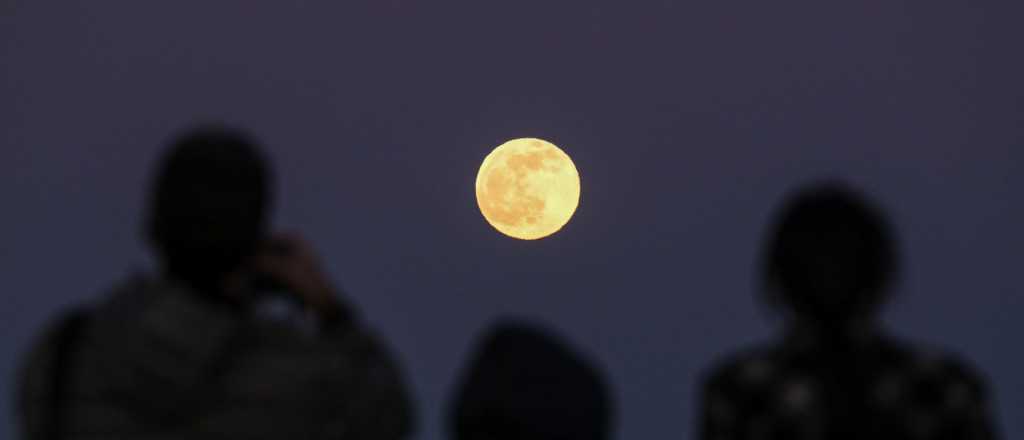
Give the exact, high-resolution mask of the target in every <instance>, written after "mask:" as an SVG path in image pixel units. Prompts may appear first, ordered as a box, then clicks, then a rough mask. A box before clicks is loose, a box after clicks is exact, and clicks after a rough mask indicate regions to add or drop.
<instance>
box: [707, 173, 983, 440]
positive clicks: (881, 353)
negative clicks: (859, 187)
mask: <svg viewBox="0 0 1024 440" xmlns="http://www.w3.org/2000/svg"><path fill="white" fill-rule="evenodd" d="M897 254H898V252H897V249H896V244H895V240H894V237H893V235H892V232H891V230H890V227H889V226H888V224H887V223H886V221H885V219H884V217H883V216H882V214H881V213H880V211H879V210H878V208H876V207H875V206H874V205H873V204H872V203H871V202H869V201H868V200H867V199H866V198H865V197H864V196H862V195H861V194H859V193H858V192H856V191H854V190H853V189H851V188H849V187H848V186H846V185H845V184H842V183H837V182H827V183H821V184H817V185H814V186H810V187H808V188H805V189H803V190H801V191H800V192H798V193H797V194H796V195H795V196H794V197H793V198H792V199H790V200H789V201H788V202H787V203H786V205H785V206H784V207H783V209H782V211H781V215H780V216H779V218H778V221H777V223H776V224H775V225H774V229H773V230H772V231H770V232H769V235H768V243H767V246H766V247H765V253H764V255H763V259H762V263H763V266H762V271H763V273H762V275H763V287H764V289H763V293H764V294H765V299H766V301H767V302H768V303H769V304H770V305H772V306H773V307H775V308H777V309H778V310H779V311H780V312H781V314H782V315H783V316H784V318H785V319H784V322H785V324H786V325H785V331H784V332H783V335H782V337H781V340H780V341H778V342H777V343H775V344H772V345H770V346H767V347H761V348H754V349H750V350H747V351H745V352H742V353H740V354H737V355H734V356H732V357H731V358H729V359H728V360H726V361H724V362H722V363H721V364H720V365H718V366H717V368H715V369H714V370H713V371H712V372H711V374H710V375H709V377H707V378H706V380H705V383H704V390H703V402H702V413H701V418H700V425H699V431H700V432H699V434H700V435H699V436H700V438H702V439H705V440H712V439H714V440H728V439H787V440H801V439H828V440H838V439H906V440H914V439H927V440H933V439H934V440H938V439H961V440H975V439H991V438H994V437H995V435H994V433H993V426H992V422H991V420H990V415H989V413H990V410H989V408H988V401H989V400H988V396H987V395H986V387H985V385H984V383H983V381H982V379H981V378H980V377H979V376H978V375H977V374H976V373H974V372H972V371H971V369H970V368H969V367H968V366H967V365H966V364H965V363H964V362H962V361H960V360H958V359H956V358H955V357H953V356H951V355H948V354H944V353H941V352H938V351H936V350H931V349H927V348H922V347H918V346H915V345H911V344H908V343H905V342H902V341H899V340H897V339H896V338H895V337H893V336H890V335H889V334H887V333H886V332H885V331H884V330H883V329H882V327H881V325H880V324H879V323H878V319H877V315H878V311H879V308H880V306H882V305H883V304H884V303H885V301H886V300H887V299H889V296H890V292H892V284H893V283H894V281H895V279H896V278H897V274H898V273H899V270H898V265H899V258H898V256H897Z"/></svg>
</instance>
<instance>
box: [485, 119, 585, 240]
mask: <svg viewBox="0 0 1024 440" xmlns="http://www.w3.org/2000/svg"><path fill="white" fill-rule="evenodd" d="M476 201H477V204H478V205H479V206H480V212H481V213H483V215H484V218H485V219H487V222H488V223H490V224H491V226H494V228H495V229H497V230H498V231H499V232H501V233H502V234H505V235H508V236H509V237H513V238H518V239H521V240H536V239H539V238H544V237H547V236H549V235H551V234H554V233H555V232H558V230H559V229H562V227H563V226H565V224H566V223H568V222H569V219H570V218H572V215H573V213H575V212H576V207H577V206H578V205H579V202H580V175H579V172H577V171H576V165H574V164H573V163H572V159H570V158H569V155H567V154H565V152H564V151H562V150H561V149H559V148H558V147H556V146H555V145H554V144H552V143H550V142H548V141H545V140H543V139H535V138H521V139H513V140H510V141H508V142H505V143H504V144H501V145H499V146H498V148H495V149H494V151H492V152H491V154H488V155H487V157H486V158H484V163H483V165H480V172H479V173H477V175H476Z"/></svg>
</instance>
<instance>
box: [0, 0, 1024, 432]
mask: <svg viewBox="0 0 1024 440" xmlns="http://www.w3.org/2000/svg"><path fill="white" fill-rule="evenodd" d="M70 3H75V4H70ZM271 3H276V5H270V4H271ZM1022 19H1024V4H1022V3H1021V2H1019V1H959V2H944V1H940V2H926V1H919V2H909V1H892V0H886V1H883V0H867V1H856V2H853V1H850V2H821V1H812V0H799V1H795V0H783V1H775V2H765V1H759V0H758V1H755V0H736V1H714V2H712V1H692V2H690V1H681V0H665V1H640V0H638V1H612V0H589V1H580V2H556V1H550V0H549V1H539V0H530V1H517V2H488V1H480V0H465V1H452V2H443V1H437V2H427V1H421V2H414V1H407V0H352V1H343V2H313V1H289V2H249V1H243V0H214V1H202V2H200V1H195V2H159V3H158V2H138V1H130V0H117V1H106V2H102V4H100V3H98V2H55V1H46V0H32V1H16V0H5V1H3V2H2V3H0V200H3V204H2V206H3V207H4V208H3V211H2V214H0V230H2V231H3V233H2V237H3V239H2V245H0V280H2V282H3V290H4V291H5V298H6V299H7V306H6V307H4V308H2V309H0V322H3V323H4V331H3V334H2V336H0V343H2V344H0V377H3V378H4V381H3V382H0V383H2V384H3V386H2V388H0V389H2V390H3V392H4V393H5V395H7V396H11V394H12V392H13V383H14V371H15V365H16V363H17V360H18V358H19V357H20V355H21V354H22V353H23V351H24V349H25V348H26V347H27V345H28V343H29V341H30V338H31V336H32V335H33V334H34V333H35V332H36V331H37V330H38V329H39V327H40V326H41V325H42V324H43V322H45V320H46V319H47V318H48V317H51V316H52V315H53V313H54V312H55V311H56V310H58V309H59V307H60V306H62V305H67V304H70V303H76V302H80V301H85V300H89V299H92V298H96V297H97V296H98V295H99V294H100V293H101V292H102V290H103V289H104V288H105V287H106V286H108V285H109V284H110V283H112V282H114V281H116V280H118V279H120V278H122V277H124V276H125V275H127V274H129V273H131V271H133V270H141V269H144V268H146V267H148V266H149V264H150V262H149V260H148V257H147V254H146V248H145V246H144V244H143V243H141V242H140V240H139V238H140V233H139V229H140V225H139V223H140V211H141V204H142V201H143V200H144V189H145V183H146V178H147V175H148V172H149V170H150V167H151V166H152V163H153V160H154V158H155V155H156V154H157V152H158V151H159V149H160V147H161V146H162V144H163V142H164V141H165V140H166V139H167V137H168V136H170V135H171V134H172V133H174V132H175V131H177V130H179V129H181V128H184V127H187V126H188V125H190V124H192V123H194V122H198V121H206V120H221V121H226V122H229V123H232V124H234V125H238V126H241V127H244V128H247V129H249V130H251V131H252V132H254V133H255V134H256V135H257V136H259V137H260V138H261V139H262V140H263V141H264V142H265V143H266V144H267V147H268V149H269V150H270V151H271V153H272V155H273V157H274V158H275V159H276V164H277V166H278V169H279V174H280V178H281V182H280V183H281V185H280V188H279V189H280V203H279V209H278V210H277V214H276V218H277V224H278V225H279V226H281V227H282V228H287V229H293V230H297V231H301V232H303V233H305V234H306V235H307V236H308V237H309V238H310V239H311V240H313V241H314V243H315V245H316V246H317V247H318V248H319V249H320V250H321V252H322V254H323V255H324V257H325V258H326V260H327V267H328V268H329V270H330V272H331V273H332V275H333V276H334V277H335V278H336V279H337V280H339V282H341V283H343V284H344V286H345V287H346V288H347V289H348V291H349V292H351V300H352V301H354V302H356V303H358V304H359V305H360V306H361V307H362V308H363V310H364V312H365V314H366V316H367V317H368V319H369V320H370V322H372V324H373V325H374V326H376V327H377V328H378V329H379V330H380V331H381V332H382V333H383V334H384V335H385V336H386V337H387V338H388V339H389V340H390V341H391V342H392V343H393V345H394V347H395V350H396V351H397V353H398V355H399V356H400V358H401V359H402V361H403V362H404V363H405V367H406V369H407V371H408V372H409V375H410V378H411V381H412V384H413V386H414V390H415V393H416V396H417V397H418V399H419V401H420V409H421V413H420V420H421V422H422V424H421V427H422V428H421V435H420V436H419V438H420V439H423V440H435V439H440V438H441V433H442V430H441V424H440V422H439V420H440V416H441V410H442V408H443V403H444V402H445V400H446V399H447V397H448V395H449V388H450V386H451V385H452V384H453V381H454V379H455V377H456V376H455V375H456V373H457V371H458V368H459V367H460V365H461V363H462V362H463V360H464V359H463V357H464V355H465V354H466V351H467V349H468V348H469V344H470V342H471V341H472V340H473V338H474V336H475V334H476V332H477V331H479V330H481V329H482V328H483V327H484V326H485V325H486V324H487V323H488V322H489V321H490V320H492V319H493V318H495V317H497V316H500V315H504V314H514V315H519V316H527V317H534V318H536V319H539V320H542V321H545V322H548V323H550V324H551V325H553V326H554V327H555V328H556V329H558V330H559V331H560V332H562V333H563V334H564V335H565V336H566V337H568V338H569V339H571V340H572V341H575V342H576V343H578V344H579V345H580V347H581V348H582V349H583V350H584V351H586V352H587V353H588V354H589V355H591V356H592V357H594V358H595V359H597V360H599V361H600V362H602V363H603V365H604V366H605V368H606V369H607V371H608V375H609V377H610V379H611V380H612V381H613V384H614V386H615V388H616V392H617V395H618V397H619V405H620V416H621V418H620V420H621V425H620V434H621V435H620V438H622V439H659V438H686V437H689V436H690V433H691V432H692V430H693V429H692V425H693V423H692V420H693V414H694V411H695V409H696V408H695V405H694V404H695V394H694V391H695V384H696V381H697V379H698V374H699V373H700V372H701V371H702V370H703V369H704V368H706V367H707V366H708V365H709V364H710V363H711V362H713V361H714V359H715V358H716V357H717V356H719V355H721V354H723V353H725V352H728V351H731V350H733V349H735V348H736V347H737V346H741V345H743V344H748V343H750V342H753V341H758V340H764V339H766V338H768V337H769V335H770V333H769V331H770V330H771V329H772V328H773V327H772V322H771V318H770V316H769V314H768V313H766V311H765V310H763V309H762V308H760V307H759V306H758V305H756V304H755V303H754V302H753V301H752V297H753V295H754V292H755V291H756V289H757V286H756V284H755V281H754V272H753V270H754V262H755V255H756V253H757V250H758V246H759V245H760V240H761V238H762V231H763V229H764V227H765V224H766V222H767V221H768V219H769V218H770V215H771V213H772V212H773V209H774V207H775V206H776V205H777V203H778V202H779V200H780V197H782V195H783V194H785V192H786V191H787V190H789V189H792V188H793V187H794V186H796V185H798V184H800V183H804V182H806V181H808V180H809V179H815V178H820V177H829V176H838V177H842V178H846V179H848V180H850V181H851V182H853V183H855V184H857V185H860V186H862V187H864V188H865V189H866V190H868V191H869V192H871V193H872V194H874V195H875V196H877V198H878V199H879V200H880V201H881V203H882V204H883V205H885V206H886V207H887V208H888V209H889V211H890V212H891V213H892V215H893V220H894V223H895V224H896V225H897V227H898V228H899V230H900V232H901V238H902V244H903V246H904V251H905V252H904V253H905V256H906V258H907V273H906V276H905V283H904V284H903V285H902V286H901V288H900V296H899V298H898V300H897V302H896V304H894V306H893V307H892V309H891V310H890V313H889V314H888V318H889V319H888V321H889V322H890V323H891V326H892V327H893V328H894V329H895V330H896V331H897V332H898V333H900V334H902V335H904V336H907V337H909V338H911V339H915V340H919V341H923V342H927V343H931V344H935V345H936V346H938V347H943V348H946V349H950V350H955V351H957V352H960V353H963V354H964V355H965V356H967V357H968V358H969V359H972V360H973V361H974V362H975V363H976V364H977V366H978V367H979V368H980V369H982V370H983V371H986V372H988V373H989V375H990V378H991V381H992V385H993V388H994V389H995V394H996V398H997V403H998V405H999V406H1000V410H1001V424H1002V426H1003V428H1004V430H1005V432H1006V433H1007V438H1018V437H1021V436H1024V421H1022V420H1024V393H1022V392H1021V390H1024V375H1022V374H1021V373H1020V372H1021V371H1024V354H1022V353H1021V351H1020V350H1019V347H1020V343H1019V341H1017V339H1018V336H1019V335H1020V334H1022V333H1024V321H1022V319H1021V313H1022V312H1024V299H1022V298H1021V276H1020V274H1021V261H1024V233H1022V232H1021V226H1022V224H1024V205H1022V202H1021V198H1020V188H1022V187H1024V176H1022V172H1024V150H1022V148H1024V104H1022V103H1024V57H1022V56H1021V53H1022V52H1021V42H1024V26H1021V25H1020V23H1021V20H1022ZM524 136H534V137H542V138H545V139H548V140H550V141H552V142H554V143H556V144H557V145H559V146H560V147H562V148H563V149H564V150H565V151H566V152H567V153H569V154H570V155H571V156H572V157H573V158H574V160H575V161H576V165H577V167H578V168H579V170H580V173H581V176H582V185H583V196H582V201H581V205H580V209H579V211H578V212H577V214H576V216H575V217H574V219H573V220H572V221H571V222H570V223H569V225H568V226H567V227H566V228H565V229H563V230H562V231H561V232H560V233H558V234H556V235H555V236H553V237H551V238H550V239H547V240H542V241H538V242H520V241H514V240H511V239H508V238H506V237H504V236H501V235H499V234H498V233H497V232H495V231H494V230H492V229H491V228H490V227H489V226H488V225H487V224H486V222H484V220H483V219H482V217H481V216H480V214H479V212H478V210H477V207H476V204H475V201H474V198H473V181H474V178H475V173H476V170H477V167H478V165H479V163H480V161H481V160H482V159H483V157H484V156H485V155H486V154H487V153H488V152H489V151H490V150H491V149H492V148H493V147H494V146H496V145H497V144H499V143H501V142H502V141H505V140H507V139H510V138H515V137H524ZM12 409H13V408H12V405H11V401H10V399H3V400H0V423H2V424H3V425H6V426H8V427H10V426H12V419H11V413H12ZM3 432H4V433H9V432H12V431H3Z"/></svg>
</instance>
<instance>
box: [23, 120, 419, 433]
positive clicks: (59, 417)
mask: <svg viewBox="0 0 1024 440" xmlns="http://www.w3.org/2000/svg"><path fill="white" fill-rule="evenodd" d="M271 186H272V182H271V175H270V170H269V169H268V165H267V163H266V161H265V160H264V158H263V157H262V155H261V153H260V152H259V151H258V149H257V147H256V146H255V145H254V143H253V142H252V141H251V140H249V139H248V138H247V137H246V136H244V135H242V134H240V133H237V132H233V131H231V130H227V129H223V128H214V127H210V128H201V129H197V130H195V131H192V132H190V133H187V134H185V135H184V136H182V137H180V138H178V139H176V140H175V141H174V143H173V145H171V148H170V149H169V151H168V153H167V155H166V157H164V158H163V161H162V162H161V163H160V168H159V169H158V170H157V176H156V179H155V182H154V186H153V188H152V193H151V198H150V205H149V212H148V223H147V227H146V231H147V235H148V239H149V241H150V243H151V244H152V246H153V248H154V250H155V253H156V255H157V257H158V259H159V261H160V264H161V268H162V273H159V274H157V275H141V276H135V277H133V278H131V279H128V280H126V281H124V282H122V283H120V284H119V285H117V286H116V287H114V288H113V289H111V291H110V292H109V293H108V294H107V295H105V297H104V298H102V300H101V301H99V302H98V303H97V304H93V305H91V306H90V307H87V308H82V309H79V310H77V311H75V312H72V313H70V314H68V315H66V316H65V317H63V318H62V319H59V320H58V321H57V323H56V324H55V325H53V326H52V327H51V328H50V329H49V330H48V331H47V332H45V334H44V335H43V337H42V338H40V340H39V341H38V342H37V343H36V345H35V346H34V348H33V350H32V352H31V353H30V354H29V356H28V358H27V361H26V363H25V367H24V369H23V371H22V375H23V376H22V379H21V384H20V385H21V386H20V388H21V389H20V399H21V401H20V405H19V408H20V411H21V422H22V428H23V434H24V437H25V438H28V439H32V440H35V439H56V438H62V439H64V438H104V439H108V438H124V439H128V438H131V439H155V438H159V439H190V438H217V439H234V438H245V439H381V440H391V439H400V438H404V437H406V435H407V434H408V433H409V431H410V427H411V409H410V404H409V401H408V397H407V395H406V391H405V386H404V384H403V381H402V379H401V377H400V374H399V371H398V368H397V366H396V365H395V363H394V361H393V360H392V359H391V357H390V356H389V354H388V353H387V352H386V351H385V350H384V347H382V345H381V344H380V343H379V342H378V341H377V340H376V339H375V338H374V337H373V335H372V334H371V333H370V332H369V331H367V330H366V329H365V328H364V327H363V326H362V325H360V323H359V321H358V319H357V318H356V316H355V315H354V313H352V312H351V311H350V310H349V309H348V308H347V307H346V306H345V305H344V304H343V303H342V302H341V299H340V298H339V295H338V294H339V292H338V291H337V290H336V289H335V288H334V286H333V285H332V283H331V282H330V281H329V280H328V279H327V277H326V276H325V274H324V273H323V272H321V271H320V269H319V267H318V262H317V258H316V256H315V255H314V254H313V252H312V251H311V250H310V248H309V246H308V245H307V244H306V243H305V242H304V241H303V240H302V239H300V238H298V237H296V236H284V235H277V236H271V235H269V234H268V229H269V228H268V223H269V222H268V212H269V209H270V205H271ZM271 291H278V292H286V293H283V294H282V295H278V296H274V295H270V294H268V293H266V292H271ZM283 298H287V299H283ZM270 306H273V307H270ZM268 310H270V311H276V312H275V313H270V312H268ZM289 311H290V312H291V313H290V314H289V313H288V312H289Z"/></svg>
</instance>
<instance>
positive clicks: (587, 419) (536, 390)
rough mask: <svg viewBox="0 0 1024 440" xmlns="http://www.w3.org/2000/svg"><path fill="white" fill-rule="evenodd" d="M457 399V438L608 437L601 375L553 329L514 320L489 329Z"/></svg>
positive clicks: (608, 411)
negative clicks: (560, 338) (548, 329)
mask: <svg viewBox="0 0 1024 440" xmlns="http://www.w3.org/2000/svg"><path fill="white" fill-rule="evenodd" d="M464 374H465V376H464V377H463V378H462V383H461V385H460V386H459V388H458V390H457V392H456V394H455V398H454V401H453V405H452V406H451V407H450V408H449V417H450V418H449V424H450V426H449V431H450V434H451V438H452V439H453V440H603V439H608V438H610V436H611V431H612V412H613V409H612V402H611V399H610V397H609V395H608V390H607V388H606V386H605V383H604V380H603V378H602V377H601V376H600V374H599V372H598V371H597V370H596V369H595V368H594V367H593V366H591V365H588V364H587V362H586V361H585V360H584V359H582V358H581V357H579V356H578V355H576V354H575V353H573V352H572V351H571V350H570V349H569V348H568V347H566V346H564V345H563V344H562V343H561V342H560V341H558V340H557V339H555V337H554V336H551V335H549V334H548V333H546V332H544V331H542V330H540V329H537V328H534V327H531V326H528V325H525V324H521V323H515V322H506V323H503V324H500V325H497V326H495V327H494V328H492V329H491V330H490V332H489V333H488V335H487V336H486V337H485V338H484V340H483V342H482V343H481V345H480V346H479V347H478V349H477V351H476V353H475V355H474V357H473V359H472V361H471V363H470V364H469V366H468V369H467V371H466V372H465V373H464Z"/></svg>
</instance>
